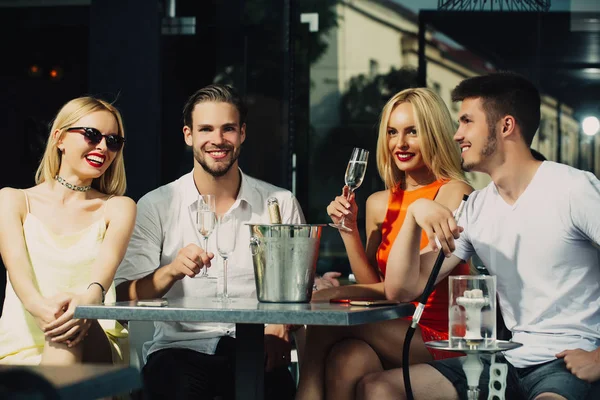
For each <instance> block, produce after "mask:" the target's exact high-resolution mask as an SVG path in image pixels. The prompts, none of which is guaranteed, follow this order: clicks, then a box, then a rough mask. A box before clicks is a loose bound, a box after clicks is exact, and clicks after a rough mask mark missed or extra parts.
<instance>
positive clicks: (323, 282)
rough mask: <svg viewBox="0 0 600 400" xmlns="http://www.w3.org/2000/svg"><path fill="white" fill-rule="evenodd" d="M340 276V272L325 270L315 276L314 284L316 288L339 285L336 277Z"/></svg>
mask: <svg viewBox="0 0 600 400" xmlns="http://www.w3.org/2000/svg"><path fill="white" fill-rule="evenodd" d="M340 276H342V273H341V272H335V271H330V272H325V274H323V276H321V277H320V278H315V285H317V290H322V289H327V288H330V287H338V286H340V281H338V279H337V278H339V277H340Z"/></svg>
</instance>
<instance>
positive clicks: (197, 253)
mask: <svg viewBox="0 0 600 400" xmlns="http://www.w3.org/2000/svg"><path fill="white" fill-rule="evenodd" d="M213 257H214V254H213V253H210V252H208V253H206V252H205V251H204V250H203V249H202V248H200V247H199V246H197V245H195V244H193V243H191V244H188V245H187V246H185V247H184V248H182V249H181V250H179V252H178V253H177V257H175V259H174V260H173V262H172V263H171V264H168V265H167V267H168V268H169V270H170V272H171V275H172V276H173V278H174V279H175V280H180V279H183V278H184V277H186V276H189V277H190V278H193V277H194V276H196V275H197V274H198V273H199V272H200V270H201V269H202V267H203V266H206V267H207V268H210V260H212V259H213Z"/></svg>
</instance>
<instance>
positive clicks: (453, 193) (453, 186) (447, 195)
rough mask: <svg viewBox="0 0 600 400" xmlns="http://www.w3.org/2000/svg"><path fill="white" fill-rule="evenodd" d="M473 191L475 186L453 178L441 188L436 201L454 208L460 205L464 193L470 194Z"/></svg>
mask: <svg viewBox="0 0 600 400" xmlns="http://www.w3.org/2000/svg"><path fill="white" fill-rule="evenodd" d="M472 192H473V188H472V187H471V186H470V185H469V184H468V183H466V182H463V181H459V180H451V181H450V182H448V183H446V184H444V185H443V186H442V187H441V188H440V190H439V192H438V194H437V196H436V197H435V201H437V202H438V203H441V204H443V205H445V206H446V207H448V208H450V209H451V210H453V209H456V207H458V205H459V204H460V202H461V200H462V198H463V196H464V195H469V194H471V193H472Z"/></svg>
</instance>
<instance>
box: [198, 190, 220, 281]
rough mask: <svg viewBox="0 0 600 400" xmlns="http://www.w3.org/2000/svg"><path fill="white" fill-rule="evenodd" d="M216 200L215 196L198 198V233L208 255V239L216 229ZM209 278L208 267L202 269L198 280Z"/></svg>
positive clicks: (202, 195) (208, 195) (205, 195)
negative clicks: (202, 239)
mask: <svg viewBox="0 0 600 400" xmlns="http://www.w3.org/2000/svg"><path fill="white" fill-rule="evenodd" d="M215 210H216V199H215V195H213V194H201V195H199V196H198V216H197V220H196V226H197V228H198V233H200V236H202V237H203V238H204V251H205V252H207V253H208V237H209V236H210V234H211V233H212V232H213V230H214V229H215V224H216V217H215ZM206 277H208V271H207V270H206V266H204V267H202V270H201V271H200V273H199V274H198V275H196V278H206Z"/></svg>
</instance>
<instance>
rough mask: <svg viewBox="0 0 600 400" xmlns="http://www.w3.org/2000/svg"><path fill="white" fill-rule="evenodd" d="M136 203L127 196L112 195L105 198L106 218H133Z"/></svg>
mask: <svg viewBox="0 0 600 400" xmlns="http://www.w3.org/2000/svg"><path fill="white" fill-rule="evenodd" d="M136 207H137V206H136V204H135V201H133V199H131V198H130V197H127V196H112V197H109V198H108V199H107V200H106V217H107V220H109V221H110V220H112V219H114V218H128V219H131V218H134V219H135V214H136Z"/></svg>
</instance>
